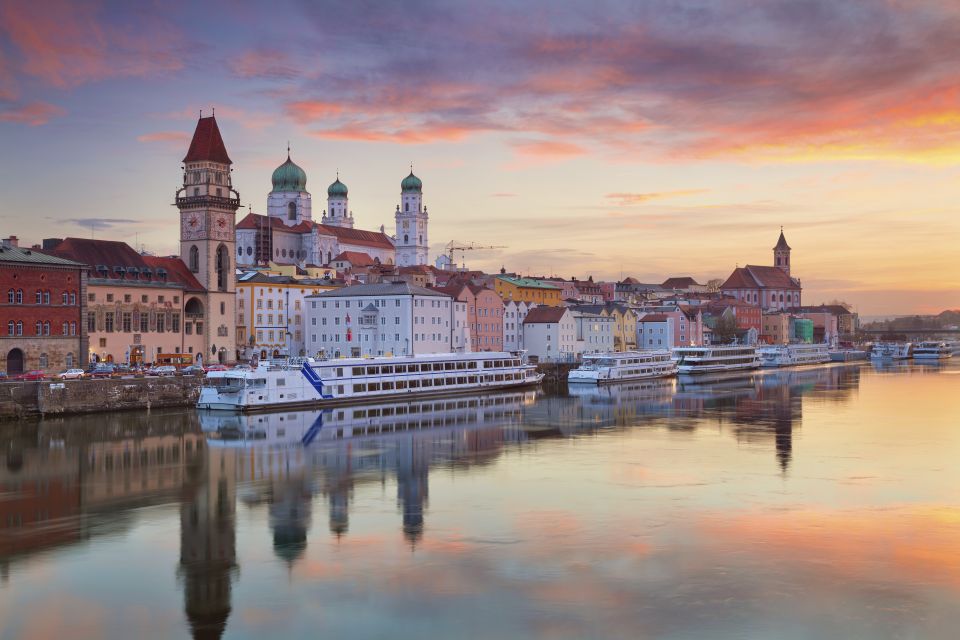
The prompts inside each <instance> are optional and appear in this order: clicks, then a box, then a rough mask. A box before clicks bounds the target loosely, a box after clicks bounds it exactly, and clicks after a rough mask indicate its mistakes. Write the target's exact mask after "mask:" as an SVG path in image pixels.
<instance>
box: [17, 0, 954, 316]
mask: <svg viewBox="0 0 960 640" xmlns="http://www.w3.org/2000/svg"><path fill="white" fill-rule="evenodd" d="M958 51H960V3H958V2H956V1H955V0H845V1H843V2H837V1H836V0H824V1H818V0H769V1H767V2H762V3H758V2H754V1H752V0H715V1H709V0H701V1H684V2H680V1H675V0H673V1H672V0H649V1H645V2H628V1H625V2H605V1H603V0H593V1H591V2H581V3H570V2H557V1H555V0H554V1H545V2H539V1H525V2H507V1H492V2H483V3H477V2H454V1H448V2H432V1H420V0H414V1H405V2H372V1H367V0H356V1H351V2H336V3H328V2H307V1H305V0H304V1H296V0H295V1H284V0H275V1H273V2H271V3H241V2H233V1H226V0H222V1H217V2H186V1H181V0H165V1H164V2H149V1H144V2H136V3H130V2H116V3H114V2H79V1H75V2H69V1H59V0H34V1H32V2H21V1H19V0H0V150H2V152H0V193H2V194H3V198H2V199H0V222H2V224H0V234H2V235H3V236H4V237H5V236H7V235H9V234H14V235H17V236H19V237H20V238H21V239H22V240H23V241H25V242H27V243H28V244H32V243H35V242H39V241H40V240H41V239H42V238H45V237H64V236H81V237H89V236H90V235H94V236H95V237H98V238H107V239H116V240H123V241H125V242H128V243H130V244H131V245H134V246H136V247H138V248H140V247H143V248H145V249H147V250H149V251H153V252H156V253H160V254H170V253H174V252H176V251H177V248H178V238H179V235H178V234H179V226H178V215H177V211H176V209H175V208H174V207H173V206H172V202H173V198H174V192H175V190H176V188H177V187H178V185H179V183H180V182H181V180H182V176H181V173H180V168H181V164H180V161H181V160H182V158H183V156H184V154H185V153H186V149H187V146H188V144H189V140H190V136H191V134H192V132H193V128H194V126H195V124H196V119H197V118H198V116H199V115H200V112H201V110H202V111H203V113H204V114H207V115H209V114H210V113H211V110H213V109H216V117H217V121H218V123H219V124H220V129H221V131H222V133H223V137H224V140H225V142H226V146H227V150H228V152H229V153H230V156H231V158H232V159H233V161H234V185H235V186H236V187H237V188H238V190H239V191H240V194H241V199H242V201H243V203H244V206H245V207H247V206H249V207H250V208H251V210H253V211H254V212H257V213H264V212H265V209H266V196H267V193H268V192H269V190H270V174H271V172H272V170H273V169H274V168H275V167H276V166H277V165H279V164H280V163H282V162H283V161H284V160H285V159H286V148H287V144H288V142H289V144H290V147H291V154H292V158H293V160H294V161H295V162H297V164H299V165H300V166H301V167H303V168H304V170H305V171H306V173H307V177H308V183H307V189H308V190H309V191H311V192H312V194H313V195H314V197H315V198H317V199H318V202H317V203H316V204H315V206H314V209H316V211H315V212H314V213H315V214H319V213H320V211H321V210H322V209H323V208H324V202H325V201H324V199H325V194H324V189H325V188H326V186H327V185H328V184H329V183H330V182H332V181H333V180H334V178H335V177H336V175H337V172H338V171H339V175H340V178H341V180H342V181H343V182H344V183H346V184H347V185H348V187H349V188H350V208H351V209H352V211H353V213H354V218H355V220H356V224H357V226H358V227H360V228H367V229H378V228H379V227H380V225H386V228H387V232H388V233H391V232H392V230H391V227H392V226H393V212H394V210H395V208H396V205H397V203H398V202H399V196H400V185H399V183H400V180H401V179H402V178H403V177H404V176H405V175H406V174H407V173H408V171H409V168H410V165H411V163H412V165H413V169H414V171H415V173H416V174H417V175H418V176H419V177H420V178H421V179H422V180H423V183H424V202H425V204H426V205H427V207H428V209H429V212H430V241H431V259H432V258H433V257H435V256H436V255H437V254H439V253H441V252H442V251H443V246H444V245H445V244H446V243H447V242H449V241H451V240H456V241H458V242H474V243H477V244H479V245H484V246H498V247H501V248H498V249H489V250H482V251H481V250H478V251H473V252H469V253H467V255H466V260H467V265H468V266H469V267H471V268H479V269H485V270H488V271H495V270H499V269H500V267H501V266H504V267H506V268H507V269H508V270H509V271H518V272H521V273H523V274H540V275H551V274H555V275H560V276H563V277H570V276H577V277H582V278H585V277H587V276H590V275H592V276H593V277H594V279H598V280H603V279H620V278H622V277H626V276H633V277H635V278H638V279H639V280H641V281H645V282H661V281H662V280H664V279H665V278H667V277H669V276H682V275H692V276H694V277H695V278H697V279H698V280H699V281H700V282H706V281H707V280H709V279H712V278H726V277H727V276H728V275H729V274H730V272H731V271H732V270H733V268H734V267H736V266H738V265H739V266H742V265H745V264H760V265H764V264H772V259H773V258H772V256H773V254H772V247H773V245H774V244H775V243H776V240H777V236H778V234H779V232H780V227H781V226H783V228H784V232H785V234H786V237H787V240H788V242H789V244H790V246H791V247H792V248H793V255H792V268H793V275H794V276H797V277H799V278H800V279H801V281H802V284H803V287H804V300H805V302H806V303H811V304H813V303H818V302H821V301H823V302H828V301H832V300H836V299H839V300H844V301H847V302H849V303H851V304H853V305H854V307H855V308H856V309H857V310H858V311H859V312H860V313H861V314H863V315H882V314H894V313H936V312H939V311H941V310H943V309H947V308H958V307H960V215H958V213H960V211H958V210H960V206H958V202H960V65H958V57H957V52H958ZM246 211H247V209H244V210H243V211H242V213H245V212H246ZM242 213H241V215H242ZM458 259H459V258H458Z"/></svg>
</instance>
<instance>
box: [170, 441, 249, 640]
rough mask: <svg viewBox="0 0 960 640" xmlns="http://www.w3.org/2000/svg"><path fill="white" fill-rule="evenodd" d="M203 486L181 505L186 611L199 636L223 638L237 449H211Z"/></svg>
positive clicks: (232, 564)
mask: <svg viewBox="0 0 960 640" xmlns="http://www.w3.org/2000/svg"><path fill="white" fill-rule="evenodd" d="M206 454H207V455H206V456H204V459H203V464H202V466H201V468H200V478H199V486H198V487H197V488H196V489H195V490H194V491H193V492H192V493H191V494H190V495H188V496H187V497H186V498H185V499H184V500H183V501H182V502H181V503H180V568H179V575H180V579H181V580H182V581H183V587H184V589H183V599H184V609H185V610H186V615H187V622H188V623H189V625H190V631H191V633H192V635H193V637H194V638H219V637H220V636H221V635H223V631H224V629H225V628H226V625H227V618H228V617H229V616H230V597H231V589H232V586H231V583H232V580H233V576H234V573H235V570H236V567H237V563H236V521H235V518H236V477H237V468H236V467H237V452H236V451H232V450H224V449H208V450H207V451H206Z"/></svg>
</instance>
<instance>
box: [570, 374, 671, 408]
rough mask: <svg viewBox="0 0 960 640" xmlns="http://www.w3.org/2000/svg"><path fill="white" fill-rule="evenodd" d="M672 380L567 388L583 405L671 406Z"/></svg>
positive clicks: (581, 385)
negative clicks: (632, 404)
mask: <svg viewBox="0 0 960 640" xmlns="http://www.w3.org/2000/svg"><path fill="white" fill-rule="evenodd" d="M673 390H674V381H673V380H671V379H662V378H661V379H655V380H633V381H628V382H618V383H614V384H605V385H602V386H601V385H583V384H575V385H570V386H569V387H567V391H568V393H569V394H570V396H571V397H574V398H580V401H581V403H583V404H620V403H632V402H638V403H650V404H661V403H666V404H669V402H670V399H671V397H672V396H673Z"/></svg>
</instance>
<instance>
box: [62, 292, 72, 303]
mask: <svg viewBox="0 0 960 640" xmlns="http://www.w3.org/2000/svg"><path fill="white" fill-rule="evenodd" d="M60 298H61V304H70V296H69V295H68V294H67V292H66V291H64V292H63V295H62V296H61V297H60Z"/></svg>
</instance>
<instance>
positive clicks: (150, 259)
mask: <svg viewBox="0 0 960 640" xmlns="http://www.w3.org/2000/svg"><path fill="white" fill-rule="evenodd" d="M143 260H144V262H146V263H147V264H148V265H149V266H151V267H154V268H158V267H159V268H161V269H166V270H167V281H168V282H179V283H180V284H182V285H184V287H186V289H187V290H188V291H203V290H204V289H203V285H202V284H200V281H199V280H197V278H196V276H194V275H193V273H191V272H190V269H188V268H187V265H186V264H184V262H183V260H181V259H180V258H178V257H176V256H168V257H165V258H161V257H159V256H143Z"/></svg>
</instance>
